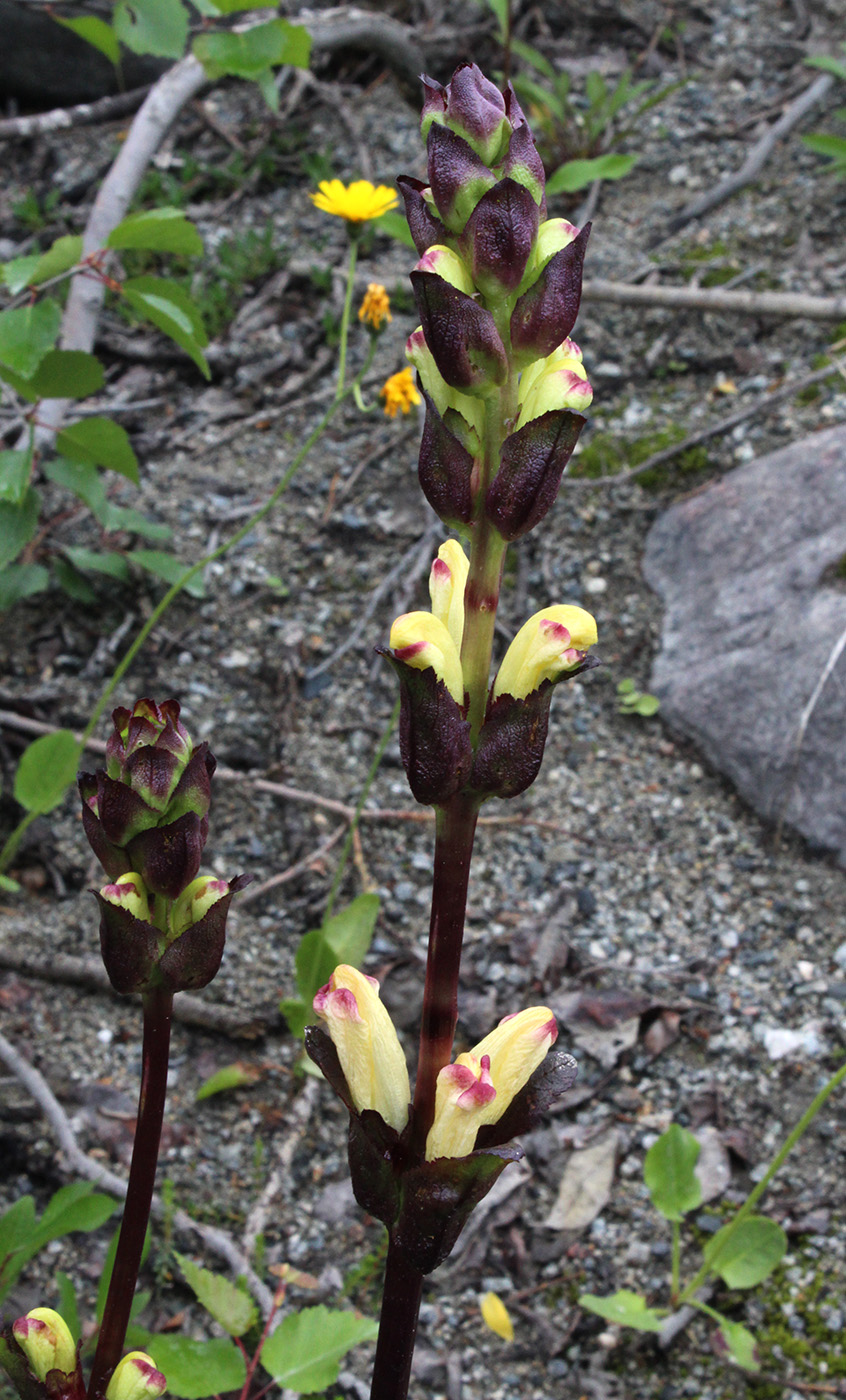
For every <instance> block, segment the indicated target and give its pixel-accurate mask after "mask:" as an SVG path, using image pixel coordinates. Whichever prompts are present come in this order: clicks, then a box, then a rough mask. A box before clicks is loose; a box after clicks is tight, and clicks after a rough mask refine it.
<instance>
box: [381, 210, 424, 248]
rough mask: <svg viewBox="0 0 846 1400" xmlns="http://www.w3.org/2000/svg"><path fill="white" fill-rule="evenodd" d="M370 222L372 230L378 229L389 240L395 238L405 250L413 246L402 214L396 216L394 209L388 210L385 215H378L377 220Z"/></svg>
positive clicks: (412, 240) (409, 231)
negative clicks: (402, 244) (404, 246)
mask: <svg viewBox="0 0 846 1400" xmlns="http://www.w3.org/2000/svg"><path fill="white" fill-rule="evenodd" d="M372 222H373V227H374V228H378V229H380V230H381V232H382V233H386V234H387V235H388V237H389V238H395V239H396V240H397V242H398V243H404V244H405V245H406V247H407V248H413V247H414V246H415V244H414V239H413V238H412V236H411V230H410V229H409V227H408V224H407V223H406V220H405V218H404V217H403V215H402V214H398V213H397V211H396V209H389V210H388V212H387V214H380V215H379V218H378V219H374V220H373V221H372Z"/></svg>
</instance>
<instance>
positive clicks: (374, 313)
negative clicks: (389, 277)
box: [358, 282, 393, 331]
mask: <svg viewBox="0 0 846 1400" xmlns="http://www.w3.org/2000/svg"><path fill="white" fill-rule="evenodd" d="M358 319H359V321H367V322H368V323H369V325H370V326H372V328H373V330H374V331H380V330H381V329H382V327H383V326H384V325H386V324H387V322H388V321H391V320H393V317H392V316H391V303H390V299H389V297H388V293H387V292H386V291H385V288H384V287H383V286H382V283H381V282H370V283H368V286H367V291H366V292H365V294H364V300H363V302H362V303H361V306H360V307H359V308H358Z"/></svg>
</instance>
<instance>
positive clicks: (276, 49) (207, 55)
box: [193, 19, 311, 80]
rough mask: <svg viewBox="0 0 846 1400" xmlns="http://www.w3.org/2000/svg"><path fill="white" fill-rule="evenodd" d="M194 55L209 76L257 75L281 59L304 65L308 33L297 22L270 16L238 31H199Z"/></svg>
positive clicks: (293, 65) (250, 76)
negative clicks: (261, 22)
mask: <svg viewBox="0 0 846 1400" xmlns="http://www.w3.org/2000/svg"><path fill="white" fill-rule="evenodd" d="M193 53H194V57H195V58H196V59H198V60H199V62H200V63H202V65H203V67H204V68H205V70H206V73H207V74H208V76H209V78H211V79H213V80H214V79H215V78H222V77H225V76H232V77H234V78H257V77H258V76H259V74H260V73H262V72H264V70H265V69H267V68H277V67H278V66H279V65H280V64H282V63H288V64H291V65H292V67H294V68H307V67H308V60H309V55H310V53H311V35H310V34H309V32H308V30H307V29H305V28H304V27H303V25H301V24H289V23H288V21H287V20H284V19H272V20H269V21H268V23H267V24H257V25H254V26H253V28H252V29H245V30H243V31H242V32H241V33H240V34H200V35H199V36H198V37H197V38H196V39H195V40H194V44H193Z"/></svg>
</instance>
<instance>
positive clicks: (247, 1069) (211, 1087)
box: [191, 1060, 261, 1311]
mask: <svg viewBox="0 0 846 1400" xmlns="http://www.w3.org/2000/svg"><path fill="white" fill-rule="evenodd" d="M260 1078H261V1070H260V1069H258V1067H257V1066H256V1065H248V1064H244V1063H243V1062H242V1061H240V1060H237V1061H236V1062H235V1064H232V1065H224V1066H223V1068H222V1069H219V1070H216V1071H215V1073H214V1074H210V1075H209V1077H208V1079H205V1080H204V1081H203V1083H202V1084H201V1085H200V1087H199V1089H198V1090H197V1092H196V1094H195V1095H194V1098H195V1099H196V1101H197V1103H201V1102H202V1100H203V1099H210V1098H211V1097H212V1095H213V1094H222V1093H225V1092H226V1090H227V1089H241V1088H243V1086H244V1085H245V1084H255V1082H256V1080H257V1079H260ZM191 1286H192V1287H193V1284H192V1285H191ZM209 1311H211V1309H209Z"/></svg>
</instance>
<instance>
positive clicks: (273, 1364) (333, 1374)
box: [261, 1306, 379, 1395]
mask: <svg viewBox="0 0 846 1400" xmlns="http://www.w3.org/2000/svg"><path fill="white" fill-rule="evenodd" d="M378 1330H379V1329H378V1326H377V1324H376V1323H375V1322H374V1321H372V1319H371V1318H369V1317H359V1316H358V1315H357V1314H356V1313H353V1312H335V1311H332V1310H330V1309H329V1308H325V1307H323V1306H321V1307H317V1308H303V1310H302V1311H301V1312H298V1313H289V1314H288V1316H287V1317H286V1318H284V1319H283V1321H282V1322H281V1323H280V1324H279V1326H278V1327H277V1328H276V1329H275V1331H273V1332H272V1333H271V1335H270V1336H269V1337H268V1339H267V1341H266V1342H265V1344H264V1346H263V1347H262V1349H261V1362H262V1365H263V1366H264V1367H265V1368H266V1370H268V1371H269V1372H270V1374H271V1376H272V1377H273V1379H274V1380H275V1381H276V1382H277V1384H278V1385H280V1386H287V1387H288V1389H289V1390H293V1391H295V1392H296V1393H297V1394H298V1395H309V1394H312V1393H313V1392H314V1391H318V1390H325V1389H326V1387H327V1386H328V1385H332V1384H333V1382H334V1381H336V1380H337V1379H338V1366H339V1363H340V1361H341V1358H342V1357H343V1356H345V1355H346V1353H347V1352H348V1351H349V1349H350V1347H354V1346H357V1345H358V1343H359V1342H370V1341H373V1340H374V1338H375V1337H376V1333H377V1332H378Z"/></svg>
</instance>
